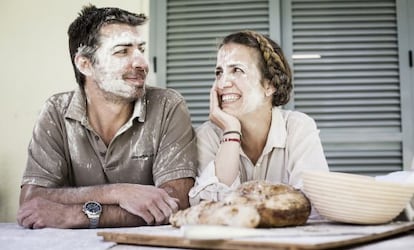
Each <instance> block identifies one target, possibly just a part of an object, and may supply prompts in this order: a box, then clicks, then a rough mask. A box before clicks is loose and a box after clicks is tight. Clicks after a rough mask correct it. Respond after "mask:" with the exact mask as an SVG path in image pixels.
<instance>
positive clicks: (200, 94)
mask: <svg viewBox="0 0 414 250" xmlns="http://www.w3.org/2000/svg"><path fill="white" fill-rule="evenodd" d="M268 9H269V8H268V0H260V1H249V0H195V1H194V0H168V1H167V10H166V12H167V20H166V23H167V43H166V46H167V49H166V50H167V51H166V54H167V55H166V65H167V69H166V82H167V84H166V85H167V87H168V88H173V89H176V90H178V91H179V92H180V93H181V94H182V95H183V96H184V98H185V99H186V102H187V105H188V107H189V110H190V113H191V118H192V122H193V125H194V126H198V125H200V124H201V123H203V122H204V121H207V120H208V114H209V93H210V88H211V86H212V84H213V82H214V70H215V65H216V53H217V45H218V44H219V42H220V38H222V37H224V36H226V35H228V34H230V33H232V32H235V31H239V30H244V29H252V30H256V31H259V32H262V33H264V34H268V33H269V13H268Z"/></svg>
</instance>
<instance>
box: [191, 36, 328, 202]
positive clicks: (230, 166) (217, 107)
mask: <svg viewBox="0 0 414 250" xmlns="http://www.w3.org/2000/svg"><path fill="white" fill-rule="evenodd" d="M291 80H292V75H291V70H290V68H289V65H288V62H287V61H286V59H285V57H284V55H283V53H282V51H281V48H280V47H279V46H278V45H277V44H276V43H275V42H274V41H272V40H271V39H269V38H268V37H265V36H263V35H261V34H259V33H256V32H253V31H243V32H237V33H234V34H230V35H228V36H227V37H225V38H224V40H223V42H222V44H221V45H220V46H219V51H218V54H217V65H216V80H215V82H214V85H213V87H212V88H211V92H210V121H207V122H205V123H204V124H203V125H201V126H200V127H199V128H198V129H197V141H198V142H197V147H198V154H199V156H198V161H199V171H198V172H199V173H198V177H197V180H196V183H195V186H194V187H193V188H192V189H191V191H190V194H189V196H190V203H191V205H195V204H197V203H199V202H200V201H201V200H214V201H217V200H221V199H222V198H223V197H224V196H225V195H226V194H228V193H229V192H230V191H231V190H233V189H234V188H236V187H237V186H238V185H240V183H242V182H245V181H249V180H267V181H270V182H272V183H285V184H289V185H291V186H294V187H295V188H298V189H300V188H302V180H301V175H302V171H303V170H305V169H312V170H323V171H329V170H328V165H327V162H326V159H325V155H324V152H323V149H322V145H321V142H320V138H319V130H317V128H316V124H315V122H314V120H313V119H312V118H310V117H309V116H307V115H306V114H303V113H300V112H297V111H286V110H282V109H280V108H278V106H280V105H284V104H286V103H287V102H288V101H289V97H290V93H291V90H292V82H291Z"/></svg>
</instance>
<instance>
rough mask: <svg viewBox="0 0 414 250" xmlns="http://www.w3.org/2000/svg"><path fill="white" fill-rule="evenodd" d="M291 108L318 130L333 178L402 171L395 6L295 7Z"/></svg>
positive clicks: (342, 2)
mask: <svg viewBox="0 0 414 250" xmlns="http://www.w3.org/2000/svg"><path fill="white" fill-rule="evenodd" d="M291 13H292V17H291V21H292V52H293V54H294V55H304V54H307V55H309V54H312V55H320V56H321V58H320V59H307V60H305V59H302V60H293V68H294V84H295V86H294V102H293V103H294V108H295V109H297V110H300V111H303V112H305V113H307V114H309V115H310V116H311V117H313V118H314V119H315V120H316V122H317V125H318V127H319V128H320V129H321V137H322V141H323V144H324V150H325V153H326V155H327V159H328V163H329V166H330V168H331V170H333V171H345V172H358V173H365V174H370V175H374V174H382V173H387V172H390V171H397V170H401V168H402V134H401V106H400V105H401V102H400V83H399V82H400V81H399V65H398V62H399V61H398V39H397V21H396V20H397V18H396V5H395V1H394V0H361V1H346V0H318V1H309V0H308V1H306V0H292V1H291Z"/></svg>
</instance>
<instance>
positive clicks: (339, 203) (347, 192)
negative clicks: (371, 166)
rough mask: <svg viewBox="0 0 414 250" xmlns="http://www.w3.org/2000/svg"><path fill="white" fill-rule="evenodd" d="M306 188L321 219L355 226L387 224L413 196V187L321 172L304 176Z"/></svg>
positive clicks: (351, 175) (354, 175)
mask: <svg viewBox="0 0 414 250" xmlns="http://www.w3.org/2000/svg"><path fill="white" fill-rule="evenodd" d="M303 189H304V192H305V194H306V195H307V197H308V198H309V199H310V201H311V203H312V206H314V208H315V209H316V211H318V213H319V214H320V215H321V216H323V217H325V218H327V219H329V220H332V221H337V222H345V223H354V224H382V223H387V222H389V221H391V220H392V219H394V218H395V217H396V216H397V215H398V214H399V213H400V212H401V211H402V210H403V209H404V208H405V206H406V205H407V203H408V202H409V201H410V199H411V197H412V196H413V194H414V184H410V185H408V184H404V185H403V184H398V183H390V182H385V181H376V180H375V178H374V177H370V176H363V175H356V174H347V173H339V172H319V171H312V172H311V171H306V172H304V173H303Z"/></svg>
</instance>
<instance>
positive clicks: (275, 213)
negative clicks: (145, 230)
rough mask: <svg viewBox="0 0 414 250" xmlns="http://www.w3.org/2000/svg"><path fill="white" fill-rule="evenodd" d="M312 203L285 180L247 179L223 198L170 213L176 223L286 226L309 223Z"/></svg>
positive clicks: (175, 224)
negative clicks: (283, 182)
mask: <svg viewBox="0 0 414 250" xmlns="http://www.w3.org/2000/svg"><path fill="white" fill-rule="evenodd" d="M310 211H311V205H310V202H309V200H308V199H307V198H306V196H305V195H304V194H303V193H302V192H301V191H300V190H296V189H294V188H293V187H291V186H289V185H285V184H271V183H269V182H266V181H249V182H245V183H243V184H242V185H240V187H239V188H238V189H236V190H235V191H234V192H232V193H231V194H230V195H228V196H227V197H226V198H225V199H224V200H223V201H218V202H214V201H202V202H200V203H199V204H198V205H195V206H193V207H190V208H187V209H185V210H181V211H178V212H177V213H175V214H173V215H172V216H171V217H170V223H171V224H172V225H173V226H175V227H180V226H182V225H186V224H211V225H228V226H239V227H285V226H298V225H303V224H305V223H306V221H307V219H308V217H309V215H310Z"/></svg>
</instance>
